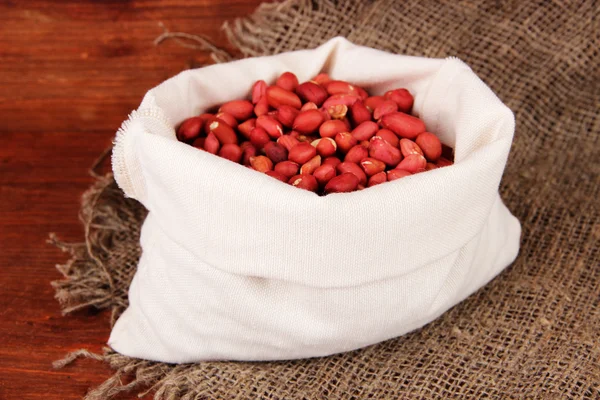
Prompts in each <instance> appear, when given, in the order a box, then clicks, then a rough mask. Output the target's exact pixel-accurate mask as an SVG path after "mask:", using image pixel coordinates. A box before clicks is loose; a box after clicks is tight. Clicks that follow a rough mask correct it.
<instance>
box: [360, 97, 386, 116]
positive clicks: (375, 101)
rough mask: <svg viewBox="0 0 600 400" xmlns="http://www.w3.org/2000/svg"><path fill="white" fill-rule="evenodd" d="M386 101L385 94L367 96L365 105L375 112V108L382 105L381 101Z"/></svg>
mask: <svg viewBox="0 0 600 400" xmlns="http://www.w3.org/2000/svg"><path fill="white" fill-rule="evenodd" d="M384 101H385V98H384V97H383V96H371V97H367V98H366V100H365V101H364V103H365V107H367V109H369V110H370V111H371V112H373V110H375V109H376V108H377V106H378V105H380V104H381V103H383V102H384Z"/></svg>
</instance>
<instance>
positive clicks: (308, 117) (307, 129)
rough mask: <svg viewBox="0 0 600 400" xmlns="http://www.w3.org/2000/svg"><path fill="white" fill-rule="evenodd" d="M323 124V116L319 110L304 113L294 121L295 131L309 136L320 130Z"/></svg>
mask: <svg viewBox="0 0 600 400" xmlns="http://www.w3.org/2000/svg"><path fill="white" fill-rule="evenodd" d="M322 123H323V115H322V114H321V112H319V111H318V110H308V111H302V112H300V113H299V114H298V115H297V116H296V119H294V125H293V129H294V130H295V131H298V132H300V133H303V134H309V133H312V132H315V131H316V130H318V129H319V127H320V126H321V124H322Z"/></svg>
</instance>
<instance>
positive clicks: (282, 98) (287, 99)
mask: <svg viewBox="0 0 600 400" xmlns="http://www.w3.org/2000/svg"><path fill="white" fill-rule="evenodd" d="M266 98H267V102H268V103H269V106H271V107H273V108H279V107H281V106H284V105H288V106H291V107H294V108H297V109H300V107H302V101H301V100H300V97H298V95H297V94H296V93H294V92H291V91H289V90H285V89H283V88H280V87H279V86H269V87H268V88H267V94H266Z"/></svg>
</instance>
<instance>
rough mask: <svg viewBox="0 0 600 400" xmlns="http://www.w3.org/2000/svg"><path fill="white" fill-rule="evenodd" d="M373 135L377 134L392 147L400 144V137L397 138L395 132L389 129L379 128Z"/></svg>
mask: <svg viewBox="0 0 600 400" xmlns="http://www.w3.org/2000/svg"><path fill="white" fill-rule="evenodd" d="M375 136H379V137H380V138H382V139H383V140H385V141H386V142H388V143H389V144H391V145H392V146H394V147H398V146H399V145H400V139H398V136H396V134H395V133H394V132H392V131H390V130H389V129H380V130H378V131H377V133H376V135H375Z"/></svg>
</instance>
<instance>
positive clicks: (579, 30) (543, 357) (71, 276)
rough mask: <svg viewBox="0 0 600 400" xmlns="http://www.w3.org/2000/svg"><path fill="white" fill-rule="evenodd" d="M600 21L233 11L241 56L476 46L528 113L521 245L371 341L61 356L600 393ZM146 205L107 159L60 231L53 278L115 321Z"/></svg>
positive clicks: (166, 385) (120, 365) (327, 378)
mask: <svg viewBox="0 0 600 400" xmlns="http://www.w3.org/2000/svg"><path fill="white" fill-rule="evenodd" d="M538 3H539V4H538ZM599 21H600V4H598V2H596V1H581V2H575V1H573V2H570V1H554V2H543V1H540V2H533V1H531V2H528V1H508V2H501V1H487V2H474V1H461V2H454V1H448V2H443V3H440V2H433V1H431V2H424V1H401V2H395V1H385V0H382V1H375V2H366V1H356V0H353V1H340V2H339V3H336V2H332V1H329V0H327V1H298V0H290V1H286V2H284V3H281V4H265V5H262V6H261V7H260V8H259V9H258V10H257V11H256V12H255V14H253V15H252V16H250V17H249V18H247V19H243V20H239V21H236V22H235V23H234V24H232V25H226V26H225V29H226V32H227V33H228V35H229V37H230V39H231V41H232V43H233V44H234V45H236V46H237V47H238V48H239V49H240V51H241V53H242V54H243V55H245V56H260V55H266V54H274V53H278V52H282V51H287V50H294V49H300V48H311V47H315V46H317V45H319V44H321V43H323V42H324V41H326V40H327V39H329V38H331V37H333V36H336V35H344V36H346V37H347V38H348V39H350V40H351V41H353V42H355V43H357V44H362V45H366V46H372V47H375V48H379V49H383V50H387V51H390V52H397V53H402V54H412V55H421V56H429V57H445V56H450V55H454V56H458V57H460V58H461V59H463V60H464V61H466V62H467V63H468V64H469V65H470V66H471V67H472V68H473V70H474V71H475V72H476V73H477V74H478V75H479V76H480V77H481V78H482V79H483V80H484V81H485V82H486V83H487V84H488V85H489V86H491V87H492V89H493V90H494V91H495V92H496V93H497V94H498V96H499V97H500V98H501V99H502V100H503V101H504V102H505V103H506V104H507V105H508V106H509V107H510V108H511V109H512V110H513V111H514V112H515V114H516V119H517V128H516V135H515V141H514V145H513V148H512V151H511V154H510V158H509V161H508V166H507V169H506V173H505V175H504V179H503V181H502V185H501V194H502V198H503V199H504V201H505V202H506V203H507V205H508V207H509V209H510V210H511V211H512V212H513V213H514V214H515V215H516V216H517V218H519V220H520V221H521V223H522V225H523V236H522V244H521V245H522V247H521V251H520V255H519V257H518V258H517V260H516V262H515V263H514V264H513V265H512V266H510V267H509V268H508V269H507V270H506V271H504V272H503V273H502V274H501V275H500V276H499V277H497V278H496V279H494V280H493V281H492V282H491V283H490V284H489V285H487V286H486V287H485V288H483V289H481V290H479V291H478V292H477V293H476V294H474V295H473V296H471V297H470V298H469V299H467V300H466V301H464V302H462V303H461V304H459V305H458V306H456V307H454V308H453V309H451V310H450V311H449V312H447V313H446V314H444V315H443V316H442V317H441V318H439V319H438V320H436V321H434V322H433V323H431V324H429V325H427V326H426V327H424V328H422V329H420V330H418V331H416V332H413V333H411V334H408V335H405V336H403V337H401V338H397V339H393V340H389V341H387V342H384V343H381V344H378V345H375V346H371V347H368V348H366V349H363V350H359V351H354V352H350V353H346V354H340V355H336V356H332V357H326V358H320V359H310V360H299V361H289V362H265V363H247V362H204V363H200V364H188V365H178V366H175V365H169V364H162V363H155V362H147V361H142V360H137V359H132V358H129V357H124V356H121V355H119V354H115V353H112V352H110V351H109V350H107V351H106V353H105V354H104V355H92V354H89V353H87V352H85V351H82V352H78V353H75V354H72V355H70V356H69V357H67V359H66V360H65V361H63V362H60V363H58V364H57V366H62V365H64V364H65V363H66V362H68V361H71V360H72V359H73V358H75V357H76V356H78V355H87V356H92V357H94V358H97V359H101V360H104V361H106V362H108V363H110V365H111V366H112V367H113V368H114V369H115V375H114V376H113V377H112V378H110V379H109V380H107V381H106V382H105V383H104V384H103V385H101V386H100V387H98V388H96V389H94V390H92V391H90V392H89V393H88V396H87V398H88V399H103V398H108V397H111V396H113V395H115V394H117V393H119V392H121V391H124V390H131V389H135V391H137V392H140V391H145V390H151V391H154V393H155V398H157V399H176V398H182V399H209V398H210V399H213V398H214V399H220V398H223V399H249V398H268V399H324V398H327V399H338V398H352V399H366V398H374V399H389V398H477V399H479V398H519V399H521V398H531V399H534V398H535V399H565V398H596V399H597V398H600V251H599V247H600V246H599V244H600V222H599V221H600V212H599V208H600V207H599V199H598V198H599V197H600V191H599V186H600V174H599V172H600V159H599V158H600V156H599V153H600V148H599V147H600V143H599V142H600V141H599V134H598V133H599V132H600V118H599V116H598V112H599V110H600V84H599V82H600V69H599V68H600V67H599V66H600V49H599V48H598V46H599V43H600V22H599ZM145 213H146V212H145V210H144V209H143V207H142V206H141V205H140V204H139V203H137V202H135V201H133V200H125V199H124V198H123V195H122V193H121V191H120V190H119V189H118V188H117V187H116V186H115V183H114V181H113V179H112V177H111V176H110V175H108V176H106V177H103V178H101V179H99V180H98V182H97V183H96V184H95V185H94V186H93V187H92V188H91V189H90V190H89V191H88V192H87V193H86V194H85V195H84V197H83V206H82V210H81V218H82V221H83V223H84V225H85V228H86V238H85V243H81V244H66V243H59V242H58V241H56V240H55V242H56V243H57V244H59V245H61V246H62V247H63V248H65V249H66V250H69V251H71V252H72V255H73V258H72V259H71V260H70V261H69V262H68V263H67V264H66V265H63V266H59V269H60V270H61V271H62V272H63V273H64V275H65V278H66V279H65V280H61V281H57V282H54V283H53V284H54V286H55V287H56V291H57V292H56V293H57V294H56V296H57V298H58V300H60V302H61V304H62V306H63V309H64V310H65V312H69V311H72V310H74V309H77V308H80V307H85V306H95V307H97V308H109V309H111V310H112V313H113V322H114V318H116V317H117V316H118V315H119V314H120V313H121V312H122V311H123V310H124V308H125V307H126V306H127V289H128V285H129V282H130V280H131V278H132V275H133V274H134V272H135V268H136V263H137V259H138V257H139V255H140V249H139V245H138V236H139V232H140V225H141V223H142V221H143V219H144V217H145ZM107 335H108V327H107ZM126 376H129V377H128V378H125V377H126ZM125 382H129V383H127V384H126V383H125Z"/></svg>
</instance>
